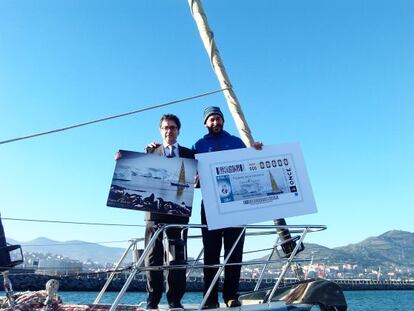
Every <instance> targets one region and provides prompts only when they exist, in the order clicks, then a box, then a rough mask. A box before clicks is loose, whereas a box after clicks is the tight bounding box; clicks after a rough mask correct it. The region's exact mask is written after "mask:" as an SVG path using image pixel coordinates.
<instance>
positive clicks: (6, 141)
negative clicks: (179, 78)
mask: <svg viewBox="0 0 414 311" xmlns="http://www.w3.org/2000/svg"><path fill="white" fill-rule="evenodd" d="M229 88H230V87H225V88H222V89H219V90H215V91H211V92H207V93H202V94H198V95H194V96H190V97H185V98H181V99H177V100H173V101H170V102H166V103H162V104H158V105H154V106H150V107H146V108H141V109H138V110H134V111H130V112H125V113H120V114H116V115H112V116H108V117H104V118H101V119H96V120H91V121H88V122H83V123H78V124H74V125H70V126H66V127H62V128H58V129H54V130H50V131H46V132H41V133H36V134H31V135H27V136H22V137H16V138H12V139H7V140H2V141H0V145H2V144H8V143H12V142H15V141H19V140H24V139H30V138H35V137H38V136H43V135H48V134H53V133H57V132H62V131H66V130H71V129H74V128H77V127H81V126H85V125H90V124H94V123H98V122H103V121H108V120H112V119H116V118H121V117H126V116H129V115H132V114H136V113H139V112H144V111H147V110H152V109H156V108H160V107H165V106H169V105H173V104H178V103H182V102H185V101H189V100H192V99H197V98H200V97H204V96H209V95H213V94H215V93H220V92H224V91H226V90H228V89H229Z"/></svg>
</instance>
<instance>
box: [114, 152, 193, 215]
mask: <svg viewBox="0 0 414 311" xmlns="http://www.w3.org/2000/svg"><path fill="white" fill-rule="evenodd" d="M120 153H121V154H122V157H121V158H120V159H118V160H117V161H116V166H115V172H114V175H113V178H112V183H111V187H110V191H109V196H108V201H107V206H111V207H119V208H126V209H132V210H138V211H149V212H153V213H159V214H168V215H175V216H184V217H189V216H190V215H191V208H192V203H193V195H194V176H195V175H196V169H197V161H196V160H192V159H186V158H179V157H174V158H166V157H162V156H158V155H154V154H146V153H140V152H133V151H127V150H120Z"/></svg>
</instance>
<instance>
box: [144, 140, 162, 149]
mask: <svg viewBox="0 0 414 311" xmlns="http://www.w3.org/2000/svg"><path fill="white" fill-rule="evenodd" d="M160 145H161V143H159V142H156V141H153V142H152V143H149V144H148V145H147V146H146V147H145V148H144V150H149V149H155V148H158V147H159V146H160Z"/></svg>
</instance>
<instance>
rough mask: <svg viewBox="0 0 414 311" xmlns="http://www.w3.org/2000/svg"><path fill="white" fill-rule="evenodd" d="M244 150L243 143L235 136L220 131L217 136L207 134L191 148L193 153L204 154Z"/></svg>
mask: <svg viewBox="0 0 414 311" xmlns="http://www.w3.org/2000/svg"><path fill="white" fill-rule="evenodd" d="M239 148H246V145H245V144H244V142H243V141H242V140H241V139H240V138H239V137H237V136H233V135H230V134H229V133H227V132H226V131H224V130H223V131H221V133H220V134H218V135H212V134H207V135H204V137H203V138H201V139H199V140H198V141H197V142H196V143H195V144H194V146H193V150H194V151H195V153H205V152H213V151H221V150H230V149H239Z"/></svg>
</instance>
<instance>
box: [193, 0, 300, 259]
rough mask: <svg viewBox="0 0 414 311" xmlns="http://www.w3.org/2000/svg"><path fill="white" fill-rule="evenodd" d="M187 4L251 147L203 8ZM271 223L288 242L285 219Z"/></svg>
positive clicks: (289, 247)
mask: <svg viewBox="0 0 414 311" xmlns="http://www.w3.org/2000/svg"><path fill="white" fill-rule="evenodd" d="M188 4H189V6H190V10H191V14H192V15H193V18H194V21H195V22H196V24H197V28H198V32H199V33H200V37H201V40H202V41H203V44H204V47H205V49H206V51H207V54H208V57H209V59H210V63H211V66H212V67H213V71H214V73H215V74H216V76H217V79H218V80H219V83H220V86H221V87H222V88H223V89H225V90H224V91H223V92H224V97H225V98H226V101H227V105H228V107H229V110H230V112H231V114H232V116H233V119H234V122H235V123H236V126H237V129H238V130H239V134H240V137H241V139H242V140H243V141H244V143H245V144H246V145H247V146H249V147H251V146H253V144H254V140H253V136H252V133H251V131H250V128H249V125H248V124H247V121H246V118H245V117H244V114H243V111H242V108H241V106H240V103H239V100H238V99H237V96H236V93H234V90H233V87H232V85H231V82H230V79H229V76H228V75H227V72H226V69H225V67H224V64H223V61H222V60H221V57H220V53H219V51H218V48H217V45H216V42H215V40H214V34H213V31H212V30H211V28H210V26H209V24H208V21H207V16H206V14H205V12H204V8H203V6H202V5H201V1H200V0H188ZM273 222H274V224H275V225H277V226H281V228H278V229H277V231H278V234H279V237H280V239H281V241H288V240H290V239H291V236H290V232H289V229H287V228H284V227H283V226H286V221H285V219H283V218H279V219H275V220H273ZM295 246H296V244H295V243H294V242H292V241H290V242H287V243H284V244H283V247H282V248H283V251H284V252H285V253H286V254H289V253H291V252H292V251H293V249H294V248H295Z"/></svg>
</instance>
